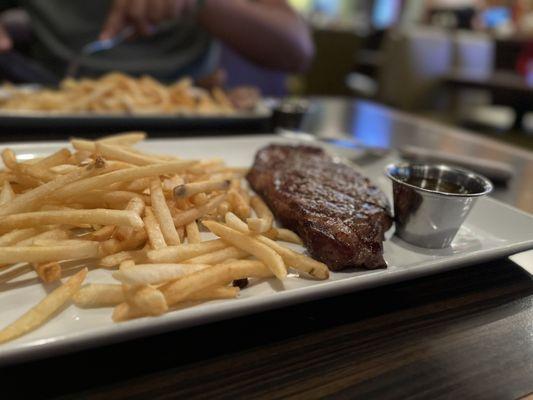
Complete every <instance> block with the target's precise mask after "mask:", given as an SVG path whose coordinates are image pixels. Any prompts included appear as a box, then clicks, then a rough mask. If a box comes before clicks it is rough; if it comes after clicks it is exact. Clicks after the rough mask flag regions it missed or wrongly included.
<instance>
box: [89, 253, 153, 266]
mask: <svg viewBox="0 0 533 400" xmlns="http://www.w3.org/2000/svg"><path fill="white" fill-rule="evenodd" d="M128 260H132V261H133V262H135V263H143V262H147V257H146V251H145V250H124V251H119V252H118V253H114V254H110V255H108V256H105V257H103V258H102V259H101V260H100V263H99V265H100V266H102V267H104V268H113V267H116V266H117V265H119V264H122V263H123V262H124V261H128Z"/></svg>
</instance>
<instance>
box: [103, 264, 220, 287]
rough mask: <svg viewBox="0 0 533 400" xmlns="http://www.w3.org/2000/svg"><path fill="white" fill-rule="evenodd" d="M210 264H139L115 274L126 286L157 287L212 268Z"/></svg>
mask: <svg viewBox="0 0 533 400" xmlns="http://www.w3.org/2000/svg"><path fill="white" fill-rule="evenodd" d="M210 267H211V265H208V264H138V265H135V266H133V267H129V268H127V269H124V270H122V269H121V270H119V271H116V272H114V273H113V278H115V279H116V280H118V281H120V282H122V283H124V284H126V285H157V284H160V283H164V282H168V281H172V280H175V279H178V278H181V277H182V276H185V275H190V274H191V273H194V272H197V271H201V270H202V269H206V268H210Z"/></svg>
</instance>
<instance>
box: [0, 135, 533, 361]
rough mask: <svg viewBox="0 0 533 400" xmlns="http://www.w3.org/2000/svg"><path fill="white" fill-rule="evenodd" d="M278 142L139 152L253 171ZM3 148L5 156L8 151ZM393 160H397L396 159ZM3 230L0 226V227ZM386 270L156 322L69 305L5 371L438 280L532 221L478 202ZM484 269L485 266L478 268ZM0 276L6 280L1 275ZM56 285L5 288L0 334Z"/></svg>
mask: <svg viewBox="0 0 533 400" xmlns="http://www.w3.org/2000/svg"><path fill="white" fill-rule="evenodd" d="M273 141H276V142H281V141H287V140H286V139H281V138H279V137H276V136H253V137H239V138H210V139H194V140H157V141H155V140H154V141H149V142H146V143H145V144H144V145H143V146H142V148H143V149H146V150H147V151H152V152H158V153H162V154H170V153H171V154H175V155H179V156H181V157H184V158H197V157H202V158H209V157H222V158H224V159H225V160H226V161H227V163H228V164H231V165H234V166H250V165H251V164H252V161H253V157H254V155H255V152H256V151H257V150H258V149H259V148H260V147H262V146H264V145H266V144H268V143H271V142H273ZM64 145H65V144H64V143H46V144H20V145H9V147H11V148H13V149H14V150H15V151H16V153H17V155H18V156H19V157H21V158H22V159H29V158H32V157H35V156H40V155H43V154H49V153H50V152H52V151H54V150H56V149H58V148H59V147H63V146H64ZM3 147H6V146H1V147H0V151H1V150H2V149H3ZM391 157H392V156H391ZM390 161H393V159H392V158H388V159H386V160H382V162H381V163H377V164H374V165H373V166H372V168H369V169H366V170H365V172H366V173H367V175H368V176H369V177H370V178H372V179H373V181H374V182H375V183H376V184H378V185H379V186H380V187H382V188H383V190H384V191H385V192H386V193H387V194H389V195H390V184H389V182H388V181H387V180H386V179H385V178H384V177H383V175H382V171H383V165H384V164H385V163H387V162H390ZM0 223H1V222H0ZM384 248H385V259H386V260H387V263H388V268H387V269H383V270H374V271H350V272H343V273H332V274H331V278H330V279H329V280H328V281H323V282H317V281H311V280H304V279H299V278H297V277H289V278H288V279H287V280H286V282H283V283H281V282H278V281H274V280H271V281H265V282H262V283H260V284H257V285H253V286H252V287H250V288H247V289H245V290H243V291H242V292H241V294H240V296H239V298H238V299H235V300H224V301H213V302H209V303H206V304H203V305H199V306H196V307H193V308H189V309H184V310H180V311H175V312H172V313H169V314H166V315H163V316H161V317H157V318H142V319H138V320H133V321H128V322H123V323H120V324H115V323H113V322H112V321H111V312H112V310H111V309H109V308H104V309H93V310H81V309H78V308H76V307H75V306H73V305H71V306H69V307H67V308H66V309H64V310H62V311H61V312H60V313H59V314H58V315H56V316H55V317H54V318H53V319H52V320H51V321H49V322H48V323H46V324H45V325H44V326H42V327H40V328H39V329H37V330H35V331H34V332H31V333H30V334H28V335H26V336H23V337H21V338H19V339H17V340H14V341H12V342H9V343H6V344H3V345H0V365H3V364H9V363H15V362H21V361H24V360H28V359H35V358H41V357H45V356H53V355H56V354H60V353H66V352H71V351H77V350H80V349H83V348H88V347H96V346H99V345H102V344H107V343H112V342H118V341H124V340H127V339H131V338H135V337H140V336H146V335H150V334H154V333H159V332H164V331H171V330H177V329H183V328H186V327H190V326H194V325H201V324H205V323H208V322H211V321H215V320H222V319H228V318H232V317H236V316H239V315H245V314H251V313H257V312H260V311H263V310H266V309H272V308H276V307H283V306H287V305H290V304H294V303H300V302H305V301H309V300H314V299H318V298H322V297H327V296H334V295H338V294H341V293H346V292H354V291H357V290H361V289H365V288H370V287H375V286H381V285H385V284H389V283H392V282H397V281H402V280H409V279H414V278H416V277H419V276H423V275H430V274H436V273H439V272H442V271H445V270H449V269H453V268H459V267H462V266H465V265H468V264H477V263H480V262H482V261H485V260H488V259H491V258H496V257H502V256H506V255H510V254H514V253H517V252H520V251H523V250H526V249H529V248H533V216H531V215H529V214H526V213H523V212H521V211H519V210H516V209H514V208H512V207H509V206H507V205H505V204H502V203H500V202H498V201H495V200H492V199H489V198H485V199H480V200H479V201H478V202H477V204H476V205H475V207H474V210H473V211H472V212H471V214H470V215H469V217H468V219H467V221H466V223H465V224H464V226H463V227H462V228H461V230H460V232H459V233H458V235H457V237H456V238H455V240H454V242H453V244H452V246H451V247H450V248H448V249H444V250H425V249H420V248H416V247H414V246H410V245H408V244H406V243H404V242H402V241H401V240H398V239H397V238H395V237H393V238H392V239H390V240H388V241H386V242H385V245H384ZM482 267H483V266H482V265H480V268H482ZM0 275H1V273H0ZM87 282H112V279H111V277H110V272H109V271H106V270H92V271H91V272H90V273H89V276H88V278H87ZM52 288H53V286H50V287H46V286H43V285H42V284H40V283H39V282H38V281H37V279H35V277H34V276H32V275H30V274H28V275H26V276H22V277H19V278H17V280H15V281H11V282H7V283H1V279H0V327H3V326H5V325H6V324H8V323H9V322H11V321H13V320H14V319H16V318H17V317H19V316H20V315H21V314H22V313H24V312H25V311H26V310H28V309H29V308H30V307H32V306H33V305H35V304H36V303H37V302H38V301H39V300H40V299H41V298H42V297H43V296H44V295H45V294H46V293H47V290H51V289H52Z"/></svg>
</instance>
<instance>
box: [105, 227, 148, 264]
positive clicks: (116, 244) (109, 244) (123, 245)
mask: <svg viewBox="0 0 533 400" xmlns="http://www.w3.org/2000/svg"><path fill="white" fill-rule="evenodd" d="M146 239H147V236H146V231H145V230H144V229H143V230H139V231H135V232H133V234H132V235H131V236H130V237H129V238H127V239H126V240H117V239H115V238H111V239H108V240H105V241H103V242H100V243H99V247H98V248H99V250H98V252H99V256H100V257H105V256H108V255H110V254H115V253H118V252H120V251H125V250H135V249H138V248H139V247H141V246H142V245H144V243H145V242H146Z"/></svg>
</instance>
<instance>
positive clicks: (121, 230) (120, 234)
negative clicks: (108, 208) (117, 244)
mask: <svg viewBox="0 0 533 400" xmlns="http://www.w3.org/2000/svg"><path fill="white" fill-rule="evenodd" d="M144 206H145V205H144V201H142V199H141V198H139V197H134V198H132V199H131V200H130V201H129V202H128V205H127V206H126V210H127V211H133V212H134V213H135V214H137V215H138V216H139V217H140V216H141V215H142V214H143V212H144ZM133 230H134V228H133V227H131V226H120V227H118V228H117V230H116V231H115V236H116V237H117V239H118V240H124V239H127V238H128V237H129V236H130V235H131V234H132V233H133Z"/></svg>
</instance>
